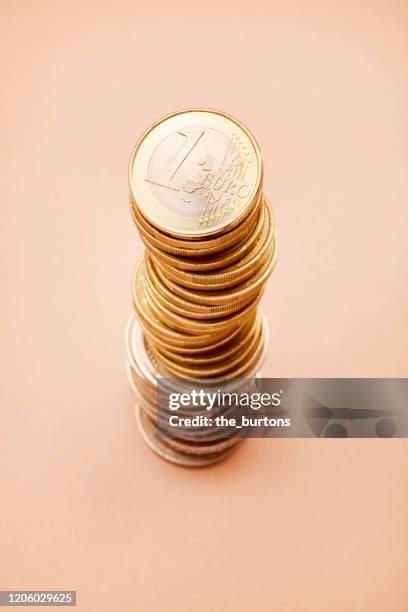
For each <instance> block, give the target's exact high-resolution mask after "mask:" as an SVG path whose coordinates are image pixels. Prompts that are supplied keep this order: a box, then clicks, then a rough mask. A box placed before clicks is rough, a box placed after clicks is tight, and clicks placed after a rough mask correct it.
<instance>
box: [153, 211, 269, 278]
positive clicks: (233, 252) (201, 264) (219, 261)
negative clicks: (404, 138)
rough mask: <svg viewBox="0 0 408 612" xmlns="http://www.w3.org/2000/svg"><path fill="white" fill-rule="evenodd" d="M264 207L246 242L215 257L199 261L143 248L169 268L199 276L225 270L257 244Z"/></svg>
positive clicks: (263, 220)
mask: <svg viewBox="0 0 408 612" xmlns="http://www.w3.org/2000/svg"><path fill="white" fill-rule="evenodd" d="M264 206H265V205H262V207H261V210H260V212H259V215H258V219H257V222H256V226H255V227H254V228H253V231H252V232H251V234H250V235H249V236H248V238H247V240H245V241H243V242H241V244H239V245H238V246H234V247H232V248H230V249H226V250H225V251H223V252H222V253H217V254H216V255H215V256H214V255H213V256H210V257H208V256H206V257H200V258H199V259H197V258H196V259H191V258H190V257H179V256H177V257H176V256H174V255H170V254H168V253H165V252H163V251H162V250H161V249H160V248H157V247H155V246H153V245H151V244H146V243H145V246H146V248H147V249H148V251H149V252H151V253H152V255H153V256H154V257H155V259H158V260H159V261H162V262H163V264H164V265H167V266H169V267H171V268H177V269H180V270H187V271H191V272H196V273H199V274H203V273H205V272H207V271H210V270H219V269H220V268H225V267H227V266H230V265H232V264H234V263H235V262H237V261H238V260H242V259H243V258H244V257H246V256H247V255H248V253H250V252H251V250H252V248H253V247H254V246H255V244H256V243H257V241H258V239H259V237H260V235H261V234H262V232H264V231H265V211H264Z"/></svg>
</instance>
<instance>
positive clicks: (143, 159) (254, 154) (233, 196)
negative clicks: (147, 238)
mask: <svg viewBox="0 0 408 612" xmlns="http://www.w3.org/2000/svg"><path fill="white" fill-rule="evenodd" d="M262 175H263V169H262V159H261V154H260V151H259V148H258V145H257V143H256V141H255V139H254V137H253V136H252V135H251V134H250V132H249V131H248V130H247V129H246V128H245V127H244V126H243V125H242V124H241V123H240V122H239V121H237V120H236V119H233V118H232V117H230V116H229V115H226V114H225V113H221V112H218V111H211V110H202V109H197V110H187V111H180V112H178V113H174V114H172V115H168V116H167V117H165V118H164V119H161V120H160V121H158V122H157V123H155V124H154V125H153V126H152V127H150V128H149V129H148V130H147V131H146V132H145V133H144V134H143V136H142V137H141V138H140V140H139V142H138V143H137V144H136V147H135V149H134V151H133V153H132V156H131V160H130V164H129V187H130V192H131V194H132V199H133V201H134V203H135V206H136V207H137V210H138V211H139V212H140V214H141V215H142V216H143V217H144V218H145V219H146V220H147V221H148V222H149V223H150V224H151V225H152V226H154V227H156V228H158V229H159V230H160V231H162V232H164V233H166V234H168V235H169V236H179V237H182V238H190V239H197V238H200V237H203V236H212V235H216V234H220V233H225V232H226V231H228V230H229V229H232V228H233V227H235V226H236V225H238V224H239V222H240V221H242V220H243V219H244V218H245V217H246V216H247V215H248V214H249V213H250V211H251V209H252V208H253V207H254V206H255V204H256V201H257V198H258V196H259V194H260V192H261V187H262Z"/></svg>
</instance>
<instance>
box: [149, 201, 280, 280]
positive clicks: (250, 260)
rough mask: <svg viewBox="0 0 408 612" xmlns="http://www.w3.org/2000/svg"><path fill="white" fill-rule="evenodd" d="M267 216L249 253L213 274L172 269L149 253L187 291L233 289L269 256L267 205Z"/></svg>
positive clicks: (269, 229)
mask: <svg viewBox="0 0 408 612" xmlns="http://www.w3.org/2000/svg"><path fill="white" fill-rule="evenodd" d="M266 211H267V213H268V214H267V215H266V218H265V222H264V223H263V225H262V226H261V228H260V230H261V232H260V235H259V236H258V238H257V240H256V243H255V245H252V248H251V250H250V251H249V253H246V254H245V255H244V256H243V257H242V258H241V260H240V261H239V262H238V263H236V264H233V265H230V266H227V267H225V268H223V269H221V270H219V271H216V272H214V273H206V272H203V273H199V272H187V271H184V270H180V269H178V268H174V267H172V266H170V265H168V264H167V262H166V263H165V261H163V259H162V258H160V259H159V258H158V257H157V256H156V254H153V253H150V256H151V258H152V259H153V261H154V262H155V264H156V267H158V268H161V269H162V270H163V271H164V272H165V273H166V274H167V276H168V277H169V278H170V279H171V280H175V281H176V282H177V283H178V284H181V285H183V286H184V287H187V288H189V289H196V288H199V289H200V290H201V291H211V290H215V289H218V288H220V287H222V288H223V289H226V288H228V287H233V286H234V285H237V284H239V283H242V282H243V281H245V280H247V279H249V278H251V276H253V274H254V272H255V270H257V269H259V267H260V266H261V265H262V264H263V263H264V262H265V261H266V259H267V258H268V256H269V255H270V246H271V244H272V242H273V227H272V225H271V214H270V207H269V204H267V206H266Z"/></svg>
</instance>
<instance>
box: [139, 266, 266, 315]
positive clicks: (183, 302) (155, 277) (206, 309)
mask: <svg viewBox="0 0 408 612" xmlns="http://www.w3.org/2000/svg"><path fill="white" fill-rule="evenodd" d="M145 270H146V276H147V277H148V278H149V281H150V282H151V283H152V284H153V285H154V287H155V288H156V289H157V291H158V293H160V295H161V296H162V297H163V299H164V300H165V301H166V303H167V305H168V307H169V308H170V309H171V310H173V312H176V313H178V314H181V315H182V314H185V313H186V312H188V313H189V316H190V317H191V318H194V319H218V318H220V317H224V316H226V315H228V314H232V313H234V312H236V311H238V310H241V309H242V308H244V306H245V305H246V304H248V302H250V301H251V300H252V299H254V297H256V296H254V297H250V299H242V300H240V301H238V300H232V301H230V302H229V303H226V304H224V305H222V306H215V305H209V306H206V305H201V304H196V303H195V302H191V301H189V300H187V299H184V298H182V297H180V296H179V295H177V294H176V293H175V292H174V290H172V289H171V284H170V288H169V287H168V286H167V284H165V279H164V278H162V276H161V274H160V273H158V272H157V271H156V269H155V267H154V264H153V262H152V261H151V259H150V258H149V257H148V256H146V257H145ZM170 283H171V282H170ZM262 291H263V288H262V289H261V291H260V294H261V293H262Z"/></svg>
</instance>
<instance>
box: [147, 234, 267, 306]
mask: <svg viewBox="0 0 408 612" xmlns="http://www.w3.org/2000/svg"><path fill="white" fill-rule="evenodd" d="M277 254H278V245H277V237H276V233H275V232H274V233H273V240H272V245H271V250H270V253H269V255H271V257H270V258H269V259H267V260H266V261H265V262H264V263H263V264H262V266H261V268H260V269H259V270H258V271H257V272H256V274H254V276H253V277H252V278H251V279H249V280H247V281H245V282H243V283H240V284H239V285H236V286H234V287H232V288H230V289H226V290H224V291H220V290H218V291H208V292H206V293H205V292H203V291H198V290H194V289H190V288H186V287H183V286H182V285H180V284H178V283H176V282H174V281H172V280H171V279H170V278H168V276H166V273H165V272H164V271H163V270H160V267H159V266H157V265H156V264H155V263H154V262H153V264H154V266H155V270H156V272H157V274H159V276H160V279H161V280H162V281H163V283H165V284H166V286H167V287H168V288H169V289H170V290H171V291H173V292H174V293H175V294H176V295H178V296H179V297H181V298H183V299H185V300H187V301H190V302H193V303H195V304H199V305H206V306H225V305H226V304H231V303H232V302H234V301H237V302H241V301H242V300H249V299H250V298H252V297H254V296H255V295H256V294H257V293H258V292H259V291H261V289H262V287H263V285H264V284H265V282H266V280H267V279H268V277H269V276H270V274H271V273H272V271H273V268H274V266H275V263H276V258H277Z"/></svg>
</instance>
